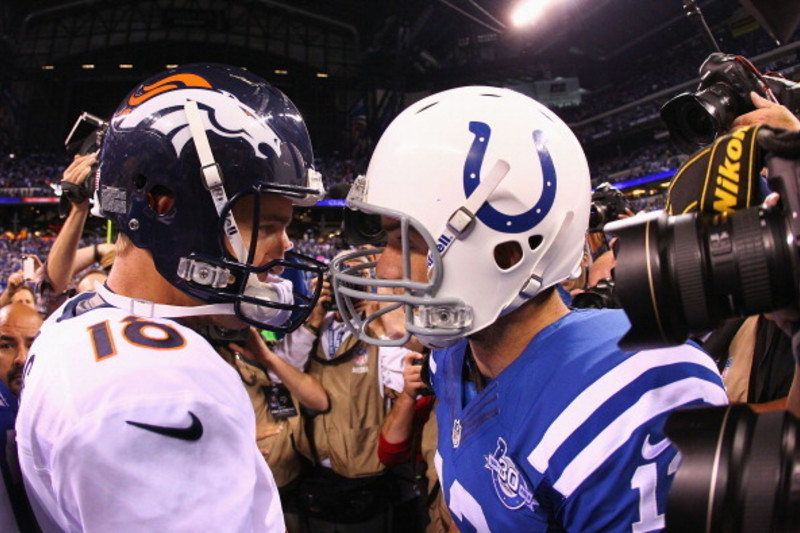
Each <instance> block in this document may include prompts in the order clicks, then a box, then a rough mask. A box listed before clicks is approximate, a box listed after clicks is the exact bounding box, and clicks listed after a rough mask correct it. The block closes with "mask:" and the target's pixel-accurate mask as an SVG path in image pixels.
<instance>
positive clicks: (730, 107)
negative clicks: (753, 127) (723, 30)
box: [661, 52, 800, 152]
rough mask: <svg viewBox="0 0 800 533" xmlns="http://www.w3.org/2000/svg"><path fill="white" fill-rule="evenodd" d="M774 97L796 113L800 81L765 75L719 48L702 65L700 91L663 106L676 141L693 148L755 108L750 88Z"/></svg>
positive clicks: (664, 117) (708, 141)
mask: <svg viewBox="0 0 800 533" xmlns="http://www.w3.org/2000/svg"><path fill="white" fill-rule="evenodd" d="M751 91H754V92H756V93H757V94H759V95H761V96H763V97H765V98H770V99H772V96H774V99H775V100H776V101H777V102H778V103H780V104H782V105H784V106H786V107H787V108H789V110H791V111H792V112H793V113H795V114H797V113H799V112H800V85H798V84H795V83H793V82H791V81H788V80H785V79H783V78H780V77H777V76H771V75H763V74H761V73H760V72H759V71H758V69H756V68H755V67H754V66H753V64H752V63H750V61H748V60H747V59H746V58H744V57H742V56H735V55H729V54H723V53H721V52H715V53H713V54H711V55H710V56H708V58H707V59H706V60H705V62H704V63H703V64H702V65H701V66H700V84H699V85H698V87H697V91H695V92H693V93H683V94H680V95H678V96H676V97H674V98H672V99H671V100H669V101H668V102H667V103H666V104H664V105H663V107H662V108H661V119H662V120H663V121H664V123H665V124H666V125H667V129H668V130H669V133H670V137H671V138H672V140H673V142H674V143H675V145H676V146H677V147H678V148H679V149H681V150H683V151H685V152H693V151H695V150H697V149H698V148H701V147H703V146H706V145H708V144H711V143H712V142H714V140H715V139H716V138H717V137H719V136H720V134H721V133H723V132H725V131H727V130H728V129H729V128H730V125H731V123H732V122H733V120H734V119H735V118H736V117H737V116H739V115H741V114H744V113H747V112H749V111H752V110H754V109H755V107H754V106H753V103H752V101H751V100H750V92H751Z"/></svg>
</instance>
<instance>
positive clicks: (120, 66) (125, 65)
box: [119, 63, 133, 69]
mask: <svg viewBox="0 0 800 533" xmlns="http://www.w3.org/2000/svg"><path fill="white" fill-rule="evenodd" d="M119 68H122V69H130V68H133V65H131V64H130V63H120V64H119Z"/></svg>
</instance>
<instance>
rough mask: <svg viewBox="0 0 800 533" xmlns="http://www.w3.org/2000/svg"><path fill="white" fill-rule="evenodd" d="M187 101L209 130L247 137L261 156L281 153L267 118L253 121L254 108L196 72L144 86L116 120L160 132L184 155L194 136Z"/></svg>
mask: <svg viewBox="0 0 800 533" xmlns="http://www.w3.org/2000/svg"><path fill="white" fill-rule="evenodd" d="M187 100H194V101H195V102H197V107H198V108H199V110H200V112H201V113H202V114H203V124H204V125H205V127H206V130H208V131H212V132H214V133H216V134H217V135H219V136H222V137H227V138H232V139H236V138H239V139H244V140H245V141H247V142H248V143H249V144H250V146H252V148H253V152H254V153H255V155H256V156H257V157H259V158H261V159H266V158H269V157H273V154H276V155H277V156H278V157H280V156H281V141H280V139H279V137H278V135H277V134H276V133H275V131H274V130H273V129H272V128H271V127H270V126H269V125H268V124H267V123H265V122H264V121H255V120H252V117H255V116H258V114H257V113H256V112H255V111H254V110H253V109H251V108H249V107H248V106H246V105H245V104H243V103H242V102H241V101H240V100H239V99H237V98H236V97H235V96H233V95H232V94H230V93H227V92H225V91H222V90H218V89H215V88H214V87H213V86H212V85H211V84H210V83H209V82H208V81H207V80H205V79H204V78H202V77H201V76H198V75H195V74H177V75H173V76H168V77H166V78H164V79H162V80H160V81H158V82H156V83H153V84H150V85H147V86H144V87H142V88H141V89H140V90H138V91H136V92H135V93H134V94H132V95H131V96H130V97H129V98H128V101H127V105H128V107H126V108H125V109H124V110H123V111H121V112H119V113H117V115H116V116H115V117H114V118H113V119H112V122H113V124H114V127H116V128H118V129H119V130H121V131H125V130H133V129H135V128H138V127H141V126H142V125H145V126H146V127H147V128H148V129H152V130H155V131H158V132H159V133H161V134H162V135H164V136H166V137H167V138H168V139H169V140H170V141H171V142H172V146H173V148H174V149H175V153H176V155H177V156H178V157H180V154H181V151H182V150H183V148H184V147H185V146H186V144H187V143H188V142H189V140H191V138H192V134H191V132H190V131H189V123H188V119H187V118H186V111H185V109H184V104H185V103H186V101H187ZM145 121H147V122H145Z"/></svg>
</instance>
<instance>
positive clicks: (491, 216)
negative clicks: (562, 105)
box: [464, 122, 556, 233]
mask: <svg viewBox="0 0 800 533" xmlns="http://www.w3.org/2000/svg"><path fill="white" fill-rule="evenodd" d="M469 131H470V132H471V133H473V134H474V135H475V139H474V140H473V141H472V146H471V147H470V149H469V154H467V160H466V161H465V162H464V194H465V195H466V196H467V198H469V196H470V195H471V194H472V193H473V192H474V191H475V189H476V188H477V187H478V184H480V182H481V178H480V175H481V166H482V165H483V158H484V157H485V156H486V147H487V146H489V137H490V136H491V134H492V129H491V128H490V127H489V125H488V124H486V123H484V122H470V123H469ZM533 144H534V145H535V146H536V152H537V153H538V155H539V164H540V165H541V166H542V175H543V176H544V183H543V187H542V196H541V197H540V198H539V201H538V202H536V205H534V206H533V207H532V208H530V209H528V210H527V211H525V212H524V213H520V214H518V215H508V214H506V213H502V212H500V211H498V210H497V209H495V208H494V207H492V205H491V204H489V202H486V203H485V204H483V206H481V208H480V209H478V212H477V213H476V216H477V217H478V219H479V220H480V221H481V222H483V223H484V224H486V225H487V226H489V227H490V228H492V229H493V230H495V231H500V232H503V233H522V232H523V231H528V230H530V229H531V228H533V227H534V226H536V225H537V224H538V223H539V222H541V221H542V219H543V218H544V217H545V216H547V213H549V212H550V209H551V208H552V207H553V202H554V201H555V198H556V168H555V166H554V165H553V158H552V157H550V151H549V150H548V149H547V145H546V144H545V142H544V132H542V131H541V130H534V131H533Z"/></svg>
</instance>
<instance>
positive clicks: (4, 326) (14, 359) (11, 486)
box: [0, 303, 42, 532]
mask: <svg viewBox="0 0 800 533" xmlns="http://www.w3.org/2000/svg"><path fill="white" fill-rule="evenodd" d="M41 325H42V317H41V316H40V315H39V313H38V312H37V311H36V310H35V309H33V308H32V307H30V306H28V305H25V304H23V303H12V304H9V305H6V306H5V307H3V308H1V309H0V471H1V472H2V475H3V483H0V531H4V532H17V531H37V528H36V526H35V521H34V519H33V514H32V513H31V511H30V507H29V505H28V501H27V498H26V497H25V489H24V487H23V484H22V476H21V475H20V471H19V462H18V461H17V450H16V439H15V435H16V433H15V432H14V422H15V420H16V418H17V407H18V405H19V393H20V390H21V388H22V371H23V368H24V366H25V360H26V359H27V357H28V349H29V348H30V346H31V344H32V343H33V339H34V337H36V334H37V333H38V332H39V327H41Z"/></svg>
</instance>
